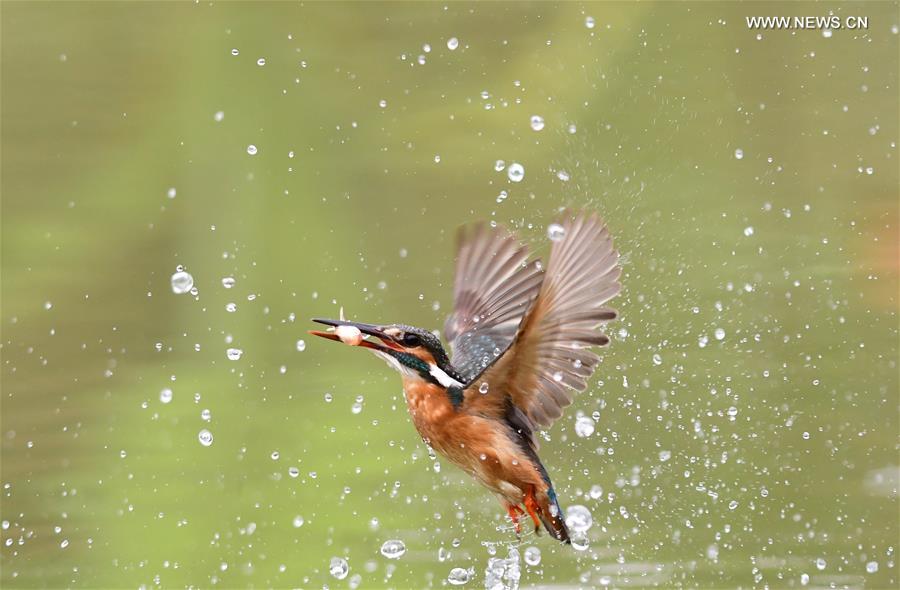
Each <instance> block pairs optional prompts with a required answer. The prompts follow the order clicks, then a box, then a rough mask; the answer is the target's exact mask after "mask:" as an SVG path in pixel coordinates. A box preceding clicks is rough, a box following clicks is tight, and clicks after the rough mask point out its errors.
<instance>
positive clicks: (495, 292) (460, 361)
mask: <svg viewBox="0 0 900 590" xmlns="http://www.w3.org/2000/svg"><path fill="white" fill-rule="evenodd" d="M541 280H542V272H541V269H540V265H539V264H538V263H537V262H536V261H535V262H528V251H527V249H526V248H525V246H522V245H520V244H519V243H518V242H517V241H516V239H515V237H514V236H512V235H511V234H510V233H508V232H507V231H506V230H504V229H502V228H491V227H490V226H488V225H487V224H484V223H481V224H476V225H473V226H469V227H463V228H461V229H460V231H459V234H458V236H457V253H456V282H455V284H454V289H453V299H454V306H453V313H452V314H450V317H448V318H447V321H446V322H445V323H444V338H446V339H447V341H448V342H449V344H450V350H451V352H452V359H451V363H452V364H453V366H454V368H455V369H456V370H457V371H458V372H459V373H460V375H461V376H462V377H463V378H464V379H465V381H466V382H468V381H470V380H471V379H472V378H473V377H475V376H476V375H478V374H479V373H481V372H482V371H483V370H484V368H485V367H487V366H488V365H489V364H490V363H492V362H493V361H494V360H495V359H496V358H497V357H498V356H499V355H500V354H502V353H503V352H505V351H506V349H507V348H509V345H510V344H512V341H513V339H514V338H515V336H516V330H517V329H518V328H519V324H520V323H521V322H522V318H523V317H524V316H525V312H527V311H528V308H529V307H530V306H531V304H532V302H533V301H534V299H535V297H537V294H538V290H539V289H540V286H541Z"/></svg>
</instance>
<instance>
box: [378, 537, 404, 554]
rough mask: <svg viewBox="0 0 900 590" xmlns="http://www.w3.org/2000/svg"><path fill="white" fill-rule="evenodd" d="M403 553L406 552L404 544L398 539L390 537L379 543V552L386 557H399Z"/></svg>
mask: <svg viewBox="0 0 900 590" xmlns="http://www.w3.org/2000/svg"><path fill="white" fill-rule="evenodd" d="M404 553H406V545H404V544H403V541H400V540H399V539H391V540H389V541H385V542H384V543H383V544H382V545H381V554H382V555H384V556H385V557H387V558H388V559H400V558H401V557H402V556H403V554H404Z"/></svg>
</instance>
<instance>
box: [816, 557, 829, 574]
mask: <svg viewBox="0 0 900 590" xmlns="http://www.w3.org/2000/svg"><path fill="white" fill-rule="evenodd" d="M826 565H828V564H827V563H826V562H825V560H824V559H822V558H821V557H820V558H818V559H816V569H817V570H819V571H822V570H824V569H825V566H826Z"/></svg>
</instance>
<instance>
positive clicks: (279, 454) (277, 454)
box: [270, 451, 281, 461]
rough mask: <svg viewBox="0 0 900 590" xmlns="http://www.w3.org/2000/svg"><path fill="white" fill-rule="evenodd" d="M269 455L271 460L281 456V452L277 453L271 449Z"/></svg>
mask: <svg viewBox="0 0 900 590" xmlns="http://www.w3.org/2000/svg"><path fill="white" fill-rule="evenodd" d="M270 456H271V457H272V460H273V461H277V460H278V459H279V457H281V453H279V452H278V451H272V454H271V455H270Z"/></svg>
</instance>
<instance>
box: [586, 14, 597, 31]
mask: <svg viewBox="0 0 900 590" xmlns="http://www.w3.org/2000/svg"><path fill="white" fill-rule="evenodd" d="M596 24H597V21H595V20H594V17H592V16H586V17H585V18H584V26H586V27H587V28H589V29H593V28H594V26H596Z"/></svg>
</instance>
